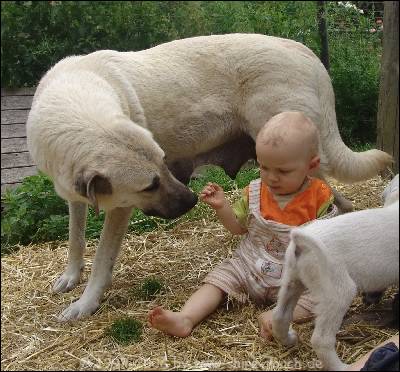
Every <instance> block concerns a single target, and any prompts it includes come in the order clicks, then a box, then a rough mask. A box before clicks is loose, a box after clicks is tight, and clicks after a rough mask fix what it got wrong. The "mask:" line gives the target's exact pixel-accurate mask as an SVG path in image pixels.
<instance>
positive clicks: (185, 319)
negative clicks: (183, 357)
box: [148, 284, 226, 337]
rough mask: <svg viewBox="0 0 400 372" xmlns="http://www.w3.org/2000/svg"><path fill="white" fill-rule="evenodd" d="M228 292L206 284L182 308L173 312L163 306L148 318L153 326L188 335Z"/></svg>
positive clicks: (180, 335) (178, 334) (152, 311)
mask: <svg viewBox="0 0 400 372" xmlns="http://www.w3.org/2000/svg"><path fill="white" fill-rule="evenodd" d="M225 296H226V293H225V292H224V291H222V290H221V289H219V288H218V287H216V286H214V285H212V284H204V285H203V286H201V287H200V288H199V289H198V290H197V291H196V292H195V293H193V294H192V296H191V297H190V298H189V299H188V300H187V301H186V303H185V305H184V306H183V308H182V310H181V311H179V312H173V311H170V310H165V309H163V308H162V307H156V308H155V309H153V310H151V311H150V312H149V315H148V320H149V323H150V325H151V326H152V327H153V328H156V329H158V330H160V331H162V332H164V333H167V334H169V335H172V336H177V337H187V336H189V335H190V334H191V332H192V330H193V328H194V327H195V326H196V325H197V324H198V323H200V322H201V321H202V320H203V319H205V318H206V317H207V316H208V315H210V314H211V313H213V312H214V311H215V310H216V309H217V308H218V307H219V305H220V304H221V302H222V301H223V300H224V298H225Z"/></svg>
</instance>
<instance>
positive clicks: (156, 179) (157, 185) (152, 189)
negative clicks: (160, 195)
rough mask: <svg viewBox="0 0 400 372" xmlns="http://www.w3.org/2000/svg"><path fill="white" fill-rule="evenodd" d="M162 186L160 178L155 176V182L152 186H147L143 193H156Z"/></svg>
mask: <svg viewBox="0 0 400 372" xmlns="http://www.w3.org/2000/svg"><path fill="white" fill-rule="evenodd" d="M159 186H160V177H158V176H155V177H154V179H153V182H152V183H151V185H150V186H147V187H146V188H145V189H143V190H142V191H147V192H149V191H156V190H157V189H158V187H159Z"/></svg>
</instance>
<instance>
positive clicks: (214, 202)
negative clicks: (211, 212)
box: [200, 182, 226, 209]
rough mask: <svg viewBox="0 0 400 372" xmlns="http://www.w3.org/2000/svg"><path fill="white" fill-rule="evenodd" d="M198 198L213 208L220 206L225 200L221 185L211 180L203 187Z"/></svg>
mask: <svg viewBox="0 0 400 372" xmlns="http://www.w3.org/2000/svg"><path fill="white" fill-rule="evenodd" d="M200 199H201V200H202V201H203V202H204V203H207V204H208V205H209V206H210V207H211V208H214V209H219V208H222V207H223V206H224V204H225V201H226V199H225V195H224V190H223V189H222V187H221V186H219V185H217V184H216V183H212V182H209V183H208V184H207V185H206V186H205V187H204V189H203V191H202V192H201V193H200Z"/></svg>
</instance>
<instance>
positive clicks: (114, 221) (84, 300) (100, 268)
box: [58, 207, 132, 321]
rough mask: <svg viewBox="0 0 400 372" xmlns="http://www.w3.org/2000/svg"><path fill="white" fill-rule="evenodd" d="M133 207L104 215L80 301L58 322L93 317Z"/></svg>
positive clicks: (69, 308) (108, 279)
mask: <svg viewBox="0 0 400 372" xmlns="http://www.w3.org/2000/svg"><path fill="white" fill-rule="evenodd" d="M131 212H132V208H130V207H129V208H115V209H112V210H111V211H109V212H107V213H106V218H105V221H104V227H103V231H102V233H101V238H100V243H99V246H98V248H97V251H96V256H95V258H94V261H93V265H92V272H91V274H90V278H89V281H88V284H87V286H86V288H85V291H84V292H83V294H82V296H81V298H80V299H79V300H78V301H76V302H74V303H72V304H71V305H70V306H69V307H68V308H67V309H65V310H64V311H63V312H62V313H61V315H60V316H59V317H58V320H60V321H67V320H72V319H79V318H82V317H84V316H86V315H90V314H92V313H93V312H94V311H96V309H97V308H98V307H99V305H100V301H101V298H102V297H103V294H104V291H105V290H106V289H107V287H109V286H110V285H111V279H112V270H113V268H114V263H115V259H116V258H117V256H118V253H119V251H120V248H121V243H122V239H123V237H124V235H125V232H126V230H127V228H128V223H129V218H130V216H131Z"/></svg>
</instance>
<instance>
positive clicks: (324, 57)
mask: <svg viewBox="0 0 400 372" xmlns="http://www.w3.org/2000/svg"><path fill="white" fill-rule="evenodd" d="M324 3H325V1H317V8H318V12H317V19H318V30H319V36H320V38H321V56H320V58H321V61H322V63H323V64H324V66H325V68H326V69H327V71H328V72H329V50H328V30H327V28H326V14H325V4H324Z"/></svg>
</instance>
